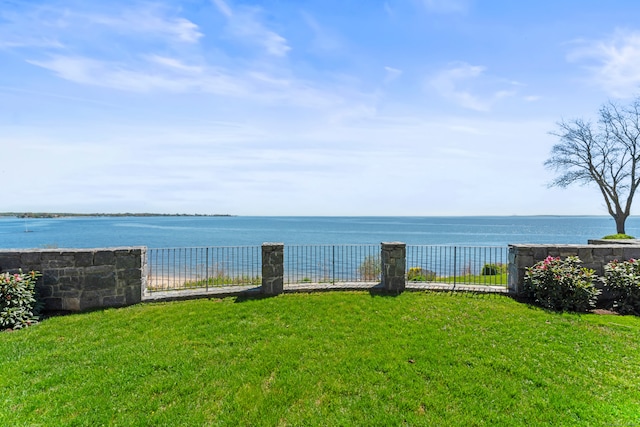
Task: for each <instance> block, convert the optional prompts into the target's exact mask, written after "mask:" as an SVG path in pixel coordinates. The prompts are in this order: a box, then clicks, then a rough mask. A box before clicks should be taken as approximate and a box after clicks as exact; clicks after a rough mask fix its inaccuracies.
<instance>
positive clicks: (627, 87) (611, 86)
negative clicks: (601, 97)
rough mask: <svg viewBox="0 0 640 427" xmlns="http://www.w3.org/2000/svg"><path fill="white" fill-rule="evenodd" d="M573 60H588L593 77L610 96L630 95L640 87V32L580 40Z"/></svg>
mask: <svg viewBox="0 0 640 427" xmlns="http://www.w3.org/2000/svg"><path fill="white" fill-rule="evenodd" d="M577 44H578V47H576V48H575V49H573V51H572V52H570V53H569V55H568V60H569V61H571V62H579V63H582V62H586V65H585V66H586V68H587V69H588V70H589V71H590V72H591V79H592V81H593V82H594V83H596V84H597V85H599V86H600V87H602V88H603V89H604V90H605V91H606V92H607V93H609V95H610V96H614V97H617V98H627V97H632V96H635V95H636V94H637V93H638V91H639V89H640V32H637V31H631V32H623V31H618V32H616V33H615V34H614V35H613V36H612V37H610V38H609V39H606V40H597V41H589V42H586V41H581V42H577Z"/></svg>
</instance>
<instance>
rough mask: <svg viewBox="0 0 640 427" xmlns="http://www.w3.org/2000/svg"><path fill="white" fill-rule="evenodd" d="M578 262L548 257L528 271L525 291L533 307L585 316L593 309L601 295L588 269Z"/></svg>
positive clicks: (592, 273)
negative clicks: (572, 312)
mask: <svg viewBox="0 0 640 427" xmlns="http://www.w3.org/2000/svg"><path fill="white" fill-rule="evenodd" d="M581 264H582V261H581V260H580V258H578V257H575V256H570V257H567V258H565V259H564V260H562V259H560V257H557V258H554V257H551V256H549V257H547V258H546V259H544V260H543V261H540V262H537V263H536V264H534V265H533V266H532V267H529V268H528V269H527V272H526V275H525V279H524V288H525V291H526V292H527V293H528V294H529V296H530V297H531V298H532V299H533V301H534V303H535V304H537V305H539V306H541V307H544V308H547V309H550V310H555V311H577V312H585V311H589V310H591V309H592V308H594V307H595V305H596V301H597V299H598V295H599V294H600V291H599V290H598V289H597V288H596V287H595V286H594V284H593V281H594V278H595V276H594V274H595V272H594V271H593V270H591V269H588V268H584V267H581V266H580V265H581Z"/></svg>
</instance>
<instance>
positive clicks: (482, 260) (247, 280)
mask: <svg viewBox="0 0 640 427" xmlns="http://www.w3.org/2000/svg"><path fill="white" fill-rule="evenodd" d="M147 262H148V276H147V285H146V290H147V291H150V292H153V291H164V290H172V289H189V288H204V289H209V288H213V287H223V286H224V287H226V286H256V287H257V286H260V285H261V282H262V277H261V275H262V254H261V247H260V246H237V247H203V248H164V249H162V248H161V249H149V250H148V254H147ZM283 263H284V278H283V281H284V283H285V284H303V283H331V284H335V283H344V282H379V281H380V275H381V268H382V266H381V258H380V246H379V245H287V246H285V248H284V260H283ZM507 263H508V248H506V247H493V246H492V247H489V246H471V247H470V246H424V245H423V246H420V245H407V247H406V278H407V281H408V282H409V283H411V282H419V283H434V282H435V283H443V284H453V285H457V284H461V285H462V284H468V285H493V286H505V287H506V286H507Z"/></svg>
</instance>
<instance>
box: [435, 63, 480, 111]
mask: <svg viewBox="0 0 640 427" xmlns="http://www.w3.org/2000/svg"><path fill="white" fill-rule="evenodd" d="M484 71H485V67H482V66H477V65H476V66H474V65H469V64H466V63H462V64H458V65H457V66H455V67H453V68H449V69H446V70H444V71H442V72H440V73H438V74H437V75H436V76H435V77H433V78H432V79H431V80H430V84H431V86H433V87H434V88H435V89H436V90H437V91H438V92H439V93H440V94H441V95H442V96H444V97H445V98H448V99H450V100H451V101H453V102H455V103H457V104H459V105H461V106H462V107H465V108H469V109H472V110H476V111H488V110H489V109H490V104H489V103H488V102H486V101H483V100H481V99H480V98H478V97H476V96H475V95H473V94H471V93H470V92H469V91H467V90H464V89H460V87H459V85H460V83H463V82H465V81H468V80H473V79H476V78H478V77H479V76H480V75H481V74H482V73H483V72H484Z"/></svg>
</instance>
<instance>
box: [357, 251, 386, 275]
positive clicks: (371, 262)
mask: <svg viewBox="0 0 640 427" xmlns="http://www.w3.org/2000/svg"><path fill="white" fill-rule="evenodd" d="M381 272H382V263H381V261H380V257H378V256H375V255H367V256H366V257H365V259H364V261H362V264H360V266H359V267H358V273H359V274H360V278H361V279H362V280H366V281H374V280H379V279H380V273H381Z"/></svg>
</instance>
